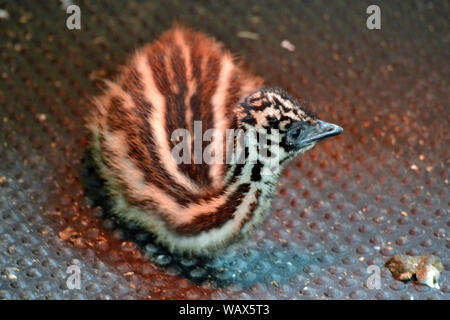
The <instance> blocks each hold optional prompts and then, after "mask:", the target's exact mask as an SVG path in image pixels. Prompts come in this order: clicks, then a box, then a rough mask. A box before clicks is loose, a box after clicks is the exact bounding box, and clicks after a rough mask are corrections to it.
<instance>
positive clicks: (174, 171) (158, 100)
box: [135, 51, 200, 194]
mask: <svg viewBox="0 0 450 320" xmlns="http://www.w3.org/2000/svg"><path fill="white" fill-rule="evenodd" d="M135 62H136V66H137V70H138V71H139V72H140V73H141V74H142V76H143V83H144V95H145V97H146V98H147V100H148V101H150V102H151V103H152V105H153V109H152V110H153V111H152V114H151V117H150V120H149V121H150V127H151V129H152V132H153V136H154V138H155V140H156V146H157V150H155V152H157V153H158V155H159V158H160V162H161V165H162V166H163V167H164V168H165V170H166V171H167V172H168V174H169V175H171V176H172V178H173V179H174V180H175V181H176V182H177V183H179V184H180V185H182V186H183V187H184V188H186V189H187V190H189V191H190V192H193V193H196V194H198V193H199V192H200V190H199V188H198V186H197V185H196V184H195V183H194V182H193V181H192V180H191V179H189V178H188V177H186V176H185V175H184V174H183V173H182V172H180V171H179V170H178V166H177V164H176V162H175V160H174V159H173V157H172V153H171V150H170V146H169V137H168V135H167V132H166V99H165V98H164V96H163V95H162V94H161V92H160V91H159V90H158V88H157V87H156V84H155V81H154V77H153V71H152V69H151V66H150V65H149V64H148V63H147V59H146V53H145V51H144V52H143V53H138V54H137V56H136V58H135Z"/></svg>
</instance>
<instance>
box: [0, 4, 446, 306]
mask: <svg viewBox="0 0 450 320" xmlns="http://www.w3.org/2000/svg"><path fill="white" fill-rule="evenodd" d="M63 2H64V3H69V2H70V1H63ZM372 2H374V1H370V2H368V1H358V2H356V1H333V2H328V1H304V2H302V1H283V2H281V1H266V0H263V1H254V2H249V1H227V2H220V3H219V2H218V1H196V2H184V1H160V2H157V1H87V0H84V1H76V2H75V3H76V4H78V5H79V6H80V8H81V26H82V28H81V30H68V29H67V28H66V19H67V17H68V14H66V12H65V10H64V9H63V7H62V4H61V2H59V1H0V9H2V11H1V12H0V123H1V124H0V128H1V130H0V298H6V299H62V298H70V299H97V298H102V299H118V298H120V299H122V298H134V299H136V298H137V299H146V298H149V299H176V298H185V299H210V298H213V299H229V298H237V299H247V298H255V299H260V298H266V299H345V298H352V299H450V292H449V290H450V289H449V284H448V281H449V279H450V276H449V274H448V273H449V272H448V271H449V267H450V264H449V257H450V255H449V248H450V242H449V226H450V219H449V203H450V197H449V188H448V185H449V180H448V179H449V176H448V173H449V170H448V165H449V147H450V141H449V130H448V128H449V124H450V123H449V120H450V117H449V114H450V113H449V111H450V106H449V89H450V87H449V79H450V67H449V61H450V31H449V23H448V17H449V16H450V4H449V2H448V1H384V2H381V1H375V2H376V3H377V4H378V5H379V6H380V8H381V17H382V20H381V21H382V22H381V30H368V29H367V28H366V19H367V17H368V15H367V14H366V8H367V6H368V5H369V4H372ZM225 3H226V4H225ZM175 21H181V22H183V23H184V24H186V25H189V26H192V27H194V28H196V29H198V30H201V31H204V32H206V33H208V34H210V35H212V36H214V37H216V38H218V39H219V40H221V41H223V42H224V43H225V44H226V46H227V47H229V48H230V49H231V50H232V51H233V52H234V53H236V54H237V55H239V56H240V57H242V59H244V60H245V61H246V62H247V63H249V64H250V65H251V67H252V68H253V70H254V71H255V72H256V73H257V74H259V75H261V76H263V77H264V78H265V80H266V82H267V84H269V85H271V86H279V87H282V88H285V89H286V90H287V91H289V92H290V93H292V94H293V95H295V96H296V97H297V98H299V99H300V100H302V101H306V102H308V103H309V104H310V109H312V110H314V111H316V112H317V113H318V114H319V116H320V117H321V118H322V119H324V120H326V121H330V122H333V123H337V124H339V125H341V126H342V127H344V129H345V131H344V134H342V135H341V136H339V137H337V138H335V139H331V140H330V141H327V142H324V143H322V144H320V145H318V146H316V148H315V149H314V150H313V151H310V152H309V153H307V154H306V155H305V156H303V157H300V158H298V159H297V160H295V161H294V162H293V163H291V164H290V165H289V166H288V167H287V168H286V170H285V171H284V174H283V177H282V179H281V180H280V181H279V188H278V192H277V195H276V198H275V200H274V203H273V208H272V215H271V216H270V218H269V219H268V220H267V221H266V222H265V223H264V224H263V225H262V226H261V227H260V228H259V229H258V230H257V231H256V232H255V233H254V234H253V236H252V237H251V238H250V240H249V241H247V242H244V243H241V244H239V245H237V246H235V247H232V248H230V249H228V250H227V251H225V252H224V253H223V254H222V255H221V256H219V257H217V258H214V259H206V258H186V257H181V256H175V255H171V254H169V253H168V252H166V251H165V250H163V249H161V248H159V247H158V246H156V245H155V244H153V242H152V239H151V236H149V235H148V234H146V233H144V232H142V231H140V230H138V229H136V228H133V227H132V226H131V227H129V228H124V227H123V226H122V225H121V224H120V222H117V221H113V220H112V219H110V218H109V214H108V199H106V198H107V197H106V196H105V194H102V188H101V184H102V181H101V180H100V179H98V177H97V176H96V170H95V167H94V166H93V165H92V161H90V154H89V151H88V150H87V151H86V147H87V146H86V141H87V140H86V138H87V131H86V129H85V128H84V122H83V116H85V115H86V114H87V111H88V108H89V107H90V102H89V99H90V97H92V96H94V95H97V94H99V93H100V81H99V80H100V79H107V78H110V77H112V76H113V75H114V74H115V72H117V70H118V65H120V64H122V63H124V62H125V59H126V57H127V56H128V55H129V54H130V53H132V52H133V50H134V49H135V48H137V47H139V46H141V45H143V44H144V43H147V42H151V41H152V40H154V39H155V37H156V36H157V35H158V34H159V33H161V32H162V31H164V30H166V29H167V28H169V27H170V26H171V25H172V23H173V22H175ZM282 43H283V46H282V45H281V44H282ZM100 205H101V206H100ZM395 254H409V255H423V254H435V255H437V256H439V257H440V259H441V260H442V262H443V264H444V269H445V270H444V271H443V273H442V275H441V281H440V284H441V288H440V289H432V288H429V287H427V286H421V285H418V284H415V283H412V282H410V283H403V282H399V281H396V280H394V279H393V278H392V276H391V274H390V272H389V271H388V270H387V269H386V268H384V266H383V265H384V263H385V262H386V260H388V259H389V258H390V257H391V256H393V255H395ZM71 265H77V266H78V268H79V270H80V275H81V282H80V285H81V286H80V289H76V288H75V289H69V287H68V286H67V280H68V278H69V277H70V276H71V273H70V272H69V273H68V272H67V271H70V268H69V270H68V267H69V266H71ZM371 266H375V267H371ZM368 268H369V269H368ZM372 268H373V269H372ZM377 268H379V270H380V276H381V278H380V285H381V287H380V288H379V289H377V288H372V289H370V287H371V286H370V285H368V282H367V279H368V278H369V277H370V276H372V275H374V274H375V275H376V270H377ZM373 270H375V273H373V272H374V271H373ZM369 284H370V283H369Z"/></svg>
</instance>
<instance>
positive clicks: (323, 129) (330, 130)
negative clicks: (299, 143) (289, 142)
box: [303, 120, 344, 143]
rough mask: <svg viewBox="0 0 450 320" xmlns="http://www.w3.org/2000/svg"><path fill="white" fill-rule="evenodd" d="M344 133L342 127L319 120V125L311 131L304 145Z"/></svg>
mask: <svg viewBox="0 0 450 320" xmlns="http://www.w3.org/2000/svg"><path fill="white" fill-rule="evenodd" d="M342 131H344V129H342V128H341V127H339V126H337V125H335V124H332V123H328V122H325V121H322V120H317V125H316V126H314V129H313V130H311V133H310V134H309V135H308V137H307V138H306V139H305V140H304V141H303V143H311V142H317V141H320V140H323V139H325V138H328V137H332V136H337V135H338V134H341V132H342Z"/></svg>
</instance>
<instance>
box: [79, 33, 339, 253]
mask: <svg viewBox="0 0 450 320" xmlns="http://www.w3.org/2000/svg"><path fill="white" fill-rule="evenodd" d="M262 85H263V81H262V79H261V78H259V77H256V76H253V75H251V74H250V73H249V72H247V71H245V70H244V68H243V66H242V65H241V64H240V63H236V61H235V60H234V59H233V57H232V55H231V54H230V53H229V52H228V51H226V50H225V49H224V48H223V46H222V44H220V43H218V42H216V41H215V40H213V39H211V38H209V37H207V36H206V35H204V34H202V33H199V32H194V31H192V30H190V29H187V28H181V27H177V28H174V29H171V30H169V31H167V32H166V33H164V34H163V35H162V36H161V37H160V39H159V40H157V41H156V42H154V43H152V44H151V45H148V46H146V47H144V48H142V49H141V50H139V51H137V52H136V53H135V54H134V56H133V57H132V58H131V60H130V61H129V63H128V64H127V65H126V66H125V67H123V68H122V70H121V74H120V76H119V77H118V78H117V79H116V80H115V81H114V82H107V88H106V89H105V92H104V94H103V95H102V96H100V97H98V98H96V99H95V108H94V110H93V112H92V113H91V116H90V117H89V118H88V127H89V129H90V130H91V132H92V147H93V150H94V158H95V160H96V162H97V163H98V165H99V168H100V173H101V175H102V177H103V178H104V179H105V181H106V182H107V188H108V191H109V193H110V194H111V196H112V198H113V201H114V213H115V214H117V215H119V216H120V217H122V218H124V219H126V220H130V221H134V222H137V223H139V224H141V225H142V226H143V227H145V228H146V229H147V230H149V231H150V232H151V233H153V234H155V235H156V237H157V240H158V241H159V242H160V243H162V244H163V245H165V246H166V247H168V248H169V249H170V250H172V251H178V252H187V253H210V252H213V251H214V250H216V249H219V248H222V247H224V246H225V245H226V244H228V243H230V242H232V241H233V240H236V239H240V238H242V236H244V235H246V234H248V231H250V230H251V229H252V228H253V227H254V226H255V225H256V224H257V223H258V222H260V221H261V220H262V219H263V217H264V216H265V214H267V213H268V212H269V208H270V202H271V198H272V195H273V193H274V191H275V185H276V180H277V178H278V176H279V174H280V172H281V168H282V165H281V166H280V167H279V168H276V169H275V171H274V172H273V168H271V170H272V171H270V172H271V174H267V172H269V171H267V169H268V165H269V164H268V161H266V160H267V158H264V157H261V156H259V153H258V156H257V159H256V161H253V162H251V161H246V162H245V163H239V164H226V163H224V162H226V161H225V160H226V159H225V155H226V152H224V154H223V156H224V157H223V159H222V160H224V161H215V162H214V163H211V164H207V163H205V162H204V161H203V162H202V163H199V164H195V163H197V162H196V160H195V159H194V155H193V153H192V152H191V153H190V154H189V156H190V158H191V160H192V163H193V164H178V165H177V163H176V162H175V161H174V159H173V157H172V153H171V152H172V149H173V148H174V147H175V145H176V144H177V141H172V140H171V137H172V133H173V132H174V131H175V130H177V129H179V128H183V129H187V130H188V132H190V133H191V137H195V134H194V121H201V123H202V129H203V132H205V131H206V130H207V129H209V128H215V129H217V130H218V131H219V132H221V133H223V136H225V131H226V129H237V128H241V129H245V130H248V129H254V130H256V131H257V132H262V133H267V134H269V135H268V137H269V140H270V139H279V140H277V141H276V142H277V143H278V144H279V148H278V149H277V150H275V149H273V150H272V145H270V146H268V147H267V149H268V150H269V154H270V153H271V151H272V152H277V155H278V156H279V158H280V160H281V161H280V163H281V164H284V163H285V162H286V161H287V160H289V159H291V158H292V157H294V156H295V155H297V154H298V153H300V152H303V151H305V150H307V149H310V148H312V147H313V146H314V144H315V142H316V141H317V140H319V139H321V138H323V137H325V136H331V135H335V134H338V133H339V132H340V128H339V127H336V126H334V127H326V125H327V124H326V123H324V122H321V121H320V120H317V119H316V118H315V117H314V116H313V115H312V114H310V113H308V112H306V111H305V110H304V109H303V108H302V107H301V106H300V105H299V104H298V103H297V102H296V101H295V100H294V99H292V98H291V97H290V96H288V95H287V94H286V93H284V92H282V91H281V90H278V89H261V88H262ZM329 126H330V125H329ZM331 126H332V125H331ZM318 128H319V129H321V132H319V131H320V130H319V131H318ZM273 129H277V130H279V132H280V135H279V136H277V137H275V135H270V133H271V130H273ZM325 129H327V130H328V129H329V130H328V131H326V132H325V131H324V130H325ZM324 132H325V133H324ZM314 134H315V137H316V138H317V139H315V140H314V139H311V137H312V136H313V135H314ZM293 137H294V138H293ZM300 137H303V138H302V139H303V140H301V141H303V142H305V141H306V140H308V139H309V140H308V141H306V142H305V143H304V144H300V142H297V140H298V141H300ZM293 139H294V140H293ZM295 139H297V140H295ZM194 140H195V138H192V139H191V141H190V143H189V148H190V150H193V149H194V144H195V141H194ZM219 140H220V139H217V140H213V142H212V144H217V143H218V141H219ZM256 142H257V141H252V140H251V139H250V140H249V141H247V142H246V145H245V148H243V149H241V151H243V152H244V153H245V154H246V155H247V153H249V150H250V149H249V148H248V147H249V145H248V144H256ZM201 143H202V144H203V148H206V147H207V145H208V144H211V142H209V141H203V142H201ZM222 143H223V145H224V146H228V145H227V141H225V140H224V141H222ZM234 145H236V144H234ZM238 149H239V148H236V150H238ZM274 150H275V151H274ZM236 152H237V151H236Z"/></svg>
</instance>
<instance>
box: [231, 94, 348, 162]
mask: <svg viewBox="0 0 450 320" xmlns="http://www.w3.org/2000/svg"><path fill="white" fill-rule="evenodd" d="M238 122H239V127H241V128H243V129H244V130H248V129H252V130H256V132H257V133H258V134H265V135H266V136H267V137H268V138H267V140H268V141H269V140H270V141H271V143H274V142H275V144H277V145H278V146H277V147H278V150H279V151H278V153H279V157H280V159H281V160H282V161H283V162H284V161H285V160H288V159H290V158H293V157H294V156H296V155H297V154H299V153H302V152H305V151H307V150H309V149H311V148H313V147H314V146H315V144H316V143H317V142H319V141H321V140H324V139H326V138H329V137H332V136H336V135H338V134H340V133H341V132H342V131H343V129H342V128H341V127H339V126H337V125H335V124H332V123H328V122H325V121H322V120H319V119H317V117H316V116H315V115H314V114H312V113H311V112H309V111H308V110H306V109H305V108H304V106H302V105H301V104H300V103H299V102H297V101H296V100H295V99H294V98H292V97H291V96H289V95H288V94H287V93H285V92H284V91H282V90H280V89H262V90H259V91H257V92H255V93H253V94H251V95H249V96H247V97H246V98H245V100H244V101H243V102H242V103H241V105H240V108H239V112H238ZM275 133H276V134H275Z"/></svg>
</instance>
